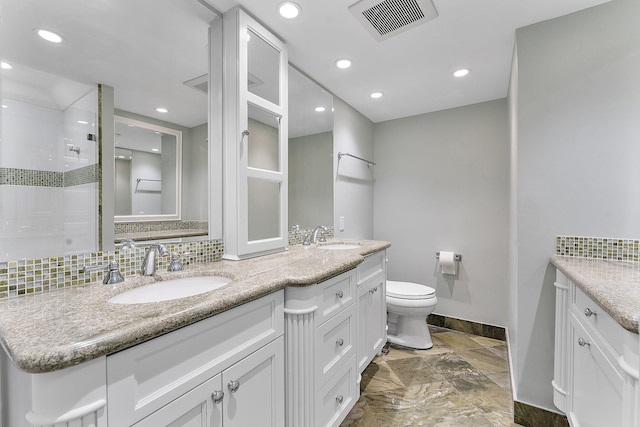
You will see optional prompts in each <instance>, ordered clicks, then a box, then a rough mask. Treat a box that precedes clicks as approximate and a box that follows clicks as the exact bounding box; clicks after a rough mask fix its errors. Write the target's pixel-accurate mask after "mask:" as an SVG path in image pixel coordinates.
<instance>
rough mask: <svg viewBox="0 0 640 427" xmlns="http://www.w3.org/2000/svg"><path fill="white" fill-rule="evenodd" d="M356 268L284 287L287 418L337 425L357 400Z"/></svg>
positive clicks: (302, 425) (296, 424)
mask: <svg viewBox="0 0 640 427" xmlns="http://www.w3.org/2000/svg"><path fill="white" fill-rule="evenodd" d="M356 295H357V285H356V270H355V269H353V270H350V271H347V272H346V273H342V274H340V275H338V276H335V277H333V278H331V279H328V280H326V281H323V282H320V283H318V284H316V285H313V286H304V287H291V286H290V287H287V288H286V289H285V309H284V312H285V337H286V346H285V352H286V361H287V362H286V364H287V372H286V377H287V379H286V408H287V409H286V422H285V425H286V426H288V427H312V426H316V427H326V426H338V425H340V422H341V421H342V420H343V419H344V418H345V417H346V415H347V414H348V413H349V411H350V410H351V408H352V407H353V405H354V404H355V403H356V401H357V400H358V395H359V391H358V386H357V377H358V375H357V372H356V370H357V366H356V330H357V328H356Z"/></svg>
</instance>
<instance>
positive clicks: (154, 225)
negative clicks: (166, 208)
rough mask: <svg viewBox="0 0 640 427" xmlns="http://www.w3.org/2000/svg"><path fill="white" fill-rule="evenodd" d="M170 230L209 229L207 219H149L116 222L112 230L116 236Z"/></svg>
mask: <svg viewBox="0 0 640 427" xmlns="http://www.w3.org/2000/svg"><path fill="white" fill-rule="evenodd" d="M171 230H207V231H208V230H209V222H208V221H151V222H117V223H116V224H115V229H114V232H115V234H116V236H120V235H126V234H132V233H148V232H152V231H171Z"/></svg>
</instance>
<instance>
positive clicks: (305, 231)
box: [288, 226, 334, 246]
mask: <svg viewBox="0 0 640 427" xmlns="http://www.w3.org/2000/svg"><path fill="white" fill-rule="evenodd" d="M327 228H328V229H329V232H328V233H327V239H330V238H333V237H334V229H333V227H332V226H331V227H327ZM312 232H313V228H300V229H295V230H292V229H289V240H288V243H289V246H294V245H301V244H302V242H303V241H304V238H305V237H306V236H308V235H309V234H310V233H312Z"/></svg>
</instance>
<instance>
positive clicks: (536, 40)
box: [509, 0, 640, 409]
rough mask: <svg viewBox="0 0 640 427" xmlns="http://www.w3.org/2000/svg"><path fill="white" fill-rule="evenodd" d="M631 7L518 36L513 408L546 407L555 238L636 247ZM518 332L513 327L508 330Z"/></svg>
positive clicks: (636, 66)
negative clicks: (629, 241)
mask: <svg viewBox="0 0 640 427" xmlns="http://www.w3.org/2000/svg"><path fill="white" fill-rule="evenodd" d="M639 17H640V2H638V1H637V0H614V1H612V2H610V3H607V4H604V5H602V6H598V7H594V8H591V9H586V10H584V11H581V12H578V13H574V14H571V15H567V16H565V17H561V18H557V19H554V20H550V21H546V22H542V23H539V24H535V25H532V26H529V27H526V28H523V29H520V30H518V31H517V33H516V43H517V50H518V56H517V67H518V73H517V94H514V93H512V97H513V96H517V99H516V100H515V101H514V102H515V103H516V104H517V106H516V110H517V113H516V117H517V148H516V150H517V151H516V153H517V165H516V169H515V170H514V173H517V178H516V180H517V189H518V205H517V212H518V213H517V236H515V238H513V237H512V239H511V241H512V242H516V241H517V244H518V246H517V263H516V265H515V266H513V267H514V268H516V269H517V271H516V272H515V273H512V276H514V277H517V282H515V283H512V284H511V286H512V289H511V292H512V293H515V297H514V298H515V301H516V304H517V308H516V314H515V318H512V319H511V320H510V325H509V332H510V335H511V334H513V333H517V337H516V341H515V342H516V343H517V344H516V345H513V343H512V346H511V352H512V357H513V358H514V360H515V362H516V364H515V366H516V369H515V373H514V375H515V379H514V381H515V383H516V394H517V396H516V397H517V399H518V400H519V401H521V402H525V403H529V404H532V405H536V406H540V407H543V408H548V409H553V408H554V406H553V403H552V387H551V380H552V377H553V343H554V339H553V331H554V301H555V298H554V295H555V293H554V292H555V291H554V288H553V280H554V269H553V268H552V267H551V266H550V264H549V256H550V255H551V254H553V252H554V238H555V236H556V235H558V234H564V235H578V236H594V237H625V238H636V239H637V238H639V237H640V221H639V220H638V219H639V218H640V197H638V196H639V195H640V184H639V183H640V167H639V166H638V165H639V163H640V144H639V143H638V142H639V141H640V119H639V118H640V48H639V46H640V25H638V18H639ZM514 322H515V323H514Z"/></svg>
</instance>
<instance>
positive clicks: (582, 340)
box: [568, 314, 623, 427]
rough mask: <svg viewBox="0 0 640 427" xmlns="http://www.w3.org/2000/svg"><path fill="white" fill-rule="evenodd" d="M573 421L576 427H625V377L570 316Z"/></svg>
mask: <svg viewBox="0 0 640 427" xmlns="http://www.w3.org/2000/svg"><path fill="white" fill-rule="evenodd" d="M570 325H571V333H570V334H569V336H570V337H571V350H570V354H571V355H572V363H571V364H572V367H573V369H572V371H571V373H570V386H569V390H570V395H571V398H570V399H571V404H570V408H571V409H570V412H569V414H568V415H569V419H570V420H571V421H572V425H573V426H574V427H578V426H579V427H602V426H621V425H622V381H623V380H622V376H621V375H620V373H619V372H618V371H617V370H616V368H615V366H614V365H613V364H612V363H611V362H610V361H609V360H608V359H607V357H606V356H605V355H604V353H603V352H602V350H601V348H600V347H599V346H598V343H597V342H596V341H595V340H594V339H593V337H592V336H591V335H589V334H588V333H587V332H586V330H584V329H583V328H582V327H581V326H580V324H579V323H578V321H577V320H576V318H575V316H573V314H572V315H571V316H570Z"/></svg>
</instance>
